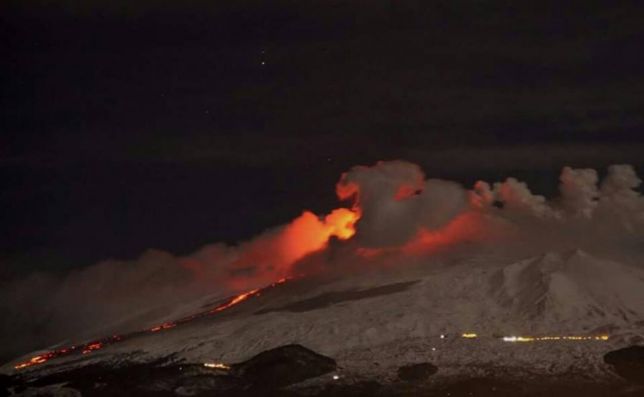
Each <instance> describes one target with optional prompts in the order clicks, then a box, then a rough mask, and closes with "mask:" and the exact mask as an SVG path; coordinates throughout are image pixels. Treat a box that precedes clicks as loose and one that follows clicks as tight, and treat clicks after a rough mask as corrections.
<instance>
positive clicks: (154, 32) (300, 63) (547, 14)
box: [0, 0, 644, 275]
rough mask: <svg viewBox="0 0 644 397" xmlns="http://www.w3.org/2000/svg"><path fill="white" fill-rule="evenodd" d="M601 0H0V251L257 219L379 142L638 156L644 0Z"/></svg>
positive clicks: (414, 147)
mask: <svg viewBox="0 0 644 397" xmlns="http://www.w3.org/2000/svg"><path fill="white" fill-rule="evenodd" d="M212 3H214V4H219V5H212ZM224 3H231V4H230V5H225V6H224V5H221V4H224ZM528 3H530V4H528ZM532 3H534V4H532ZM559 3H565V6H564V5H560V4H559ZM588 3H589V2H587V1H571V2H560V1H542V2H515V1H493V0H479V1H474V0H472V1H465V0H449V1H448V0H440V1H428V0H416V1H402V0H401V1H394V0H372V1H366V0H361V1H357V0H356V1H349V0H347V1H340V0H326V1H294V0H293V1H274V2H270V1H234V2H233V1H231V2H217V1H209V2H206V1H175V2H171V1H165V2H161V1H157V2H153V1H138V2H132V1H129V2H121V1H91V0H87V1H82V2H79V1H8V2H7V1H4V2H3V4H2V5H0V37H2V40H1V42H2V43H1V44H0V53H1V54H2V55H1V56H0V59H1V60H0V72H1V73H0V87H1V91H0V133H1V134H2V135H1V137H0V139H1V141H0V178H1V179H2V185H1V190H0V208H1V210H0V211H1V212H0V218H1V221H0V236H1V238H0V261H1V262H0V264H1V266H2V267H3V271H4V272H5V273H6V274H9V275H11V274H14V273H19V274H20V273H24V272H27V271H31V270H34V269H39V270H51V271H60V270H65V269H69V268H72V267H74V266H84V265H88V264H91V263H93V262H96V261H98V260H101V259H106V258H133V257H135V256H137V255H138V254H139V253H141V252H142V251H144V250H145V249H147V248H159V249H164V250H168V251H170V252H173V253H177V254H185V253H189V252H191V251H193V250H195V249H196V248H198V247H199V246H201V245H203V244H206V243H210V242H215V241H228V242H234V241H238V240H240V239H245V238H249V237H250V236H252V235H255V234H257V233H258V232H260V231H262V230H263V229H265V228H267V227H270V226H274V225H277V224H281V223H285V222H287V221H288V220H290V219H292V218H293V217H294V216H296V215H298V214H299V212H300V210H301V209H304V208H308V209H312V210H314V211H326V210H328V209H329V208H331V207H333V206H335V205H336V202H335V197H334V191H333V189H334V183H335V182H336V180H337V179H338V177H339V175H340V173H341V172H342V171H345V170H347V169H348V168H349V167H350V166H352V165H355V164H371V163H373V162H375V161H377V160H385V159H396V158H403V159H407V160H410V161H413V162H416V163H419V164H421V165H422V166H423V168H424V169H425V171H426V172H427V173H428V174H429V175H430V176H432V177H439V178H453V179H456V180H459V181H461V182H464V183H468V184H469V183H471V182H473V181H474V180H476V179H478V178H485V179H490V180H494V179H498V178H502V177H505V176H516V177H519V178H522V179H525V180H527V181H528V182H529V183H530V185H531V186H532V187H533V188H534V190H535V191H536V192H537V193H545V194H551V193H552V192H553V190H554V189H555V188H556V177H557V174H558V172H559V169H560V168H561V167H562V166H563V165H566V164H570V165H573V166H592V167H604V166H605V165H607V164H610V163H624V162H627V163H632V164H635V165H636V166H637V167H638V170H639V171H640V175H641V174H642V171H643V166H644V160H642V159H644V156H643V154H644V134H643V133H642V131H644V113H643V112H642V104H643V103H644V72H643V71H644V55H643V54H644V52H643V51H642V48H641V47H642V43H644V24H642V16H643V15H644V12H643V11H644V9H643V8H644V7H642V6H635V5H629V4H628V3H620V2H612V3H611V6H610V7H598V6H591V5H589V4H588Z"/></svg>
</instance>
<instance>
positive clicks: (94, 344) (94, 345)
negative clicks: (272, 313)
mask: <svg viewBox="0 0 644 397" xmlns="http://www.w3.org/2000/svg"><path fill="white" fill-rule="evenodd" d="M289 280H291V278H288V277H284V278H282V279H280V280H277V281H275V282H274V283H272V284H270V285H268V286H266V287H263V288H257V289H253V290H250V291H246V292H243V293H241V294H239V295H235V296H233V297H231V298H229V299H227V300H226V301H224V302H223V303H221V304H219V305H217V306H215V308H213V309H211V310H208V311H206V312H202V313H197V314H193V315H191V316H188V317H184V318H181V319H179V320H176V321H169V322H165V323H163V324H159V325H157V326H154V327H152V328H149V329H146V330H143V331H136V332H132V333H129V334H125V335H113V336H110V337H108V338H103V339H100V340H95V341H91V342H87V343H85V344H81V345H74V346H69V347H65V348H62V349H58V350H52V351H48V352H46V353H42V354H39V355H37V356H34V357H32V358H30V359H29V360H27V361H24V362H21V363H18V364H16V365H14V369H16V370H19V369H24V368H28V367H32V366H34V365H39V364H44V363H46V362H48V361H50V360H52V359H55V358H59V357H63V356H68V355H71V354H74V353H80V354H88V353H92V352H94V351H97V350H100V349H102V348H104V347H105V346H108V345H113V344H115V343H118V342H121V341H123V340H125V339H130V338H132V337H135V336H140V335H144V334H148V333H157V332H160V331H165V330H168V329H171V328H174V327H176V326H178V325H181V324H185V323H187V322H189V321H192V320H196V319H198V318H202V317H206V316H210V315H213V314H216V313H219V312H222V311H224V310H227V309H230V308H231V307H233V306H236V305H238V304H240V303H242V302H244V301H246V300H248V299H250V298H253V297H257V296H259V295H261V294H262V293H263V292H265V291H267V290H270V289H273V288H275V287H277V286H278V285H281V284H284V283H286V282H287V281H289Z"/></svg>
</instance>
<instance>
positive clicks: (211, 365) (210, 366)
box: [203, 363, 230, 371]
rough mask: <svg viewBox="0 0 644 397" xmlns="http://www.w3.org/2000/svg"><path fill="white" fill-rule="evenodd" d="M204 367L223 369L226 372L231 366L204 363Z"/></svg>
mask: <svg viewBox="0 0 644 397" xmlns="http://www.w3.org/2000/svg"><path fill="white" fill-rule="evenodd" d="M203 366H204V367H206V368H214V369H223V370H226V371H227V370H229V369H230V366H229V365H226V364H224V363H203Z"/></svg>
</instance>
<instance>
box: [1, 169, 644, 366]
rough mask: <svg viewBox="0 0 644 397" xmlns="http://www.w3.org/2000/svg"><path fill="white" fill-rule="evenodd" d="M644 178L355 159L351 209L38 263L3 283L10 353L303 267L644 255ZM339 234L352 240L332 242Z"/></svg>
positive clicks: (127, 323)
mask: <svg viewBox="0 0 644 397" xmlns="http://www.w3.org/2000/svg"><path fill="white" fill-rule="evenodd" d="M640 183H641V181H640V179H639V178H638V177H637V175H636V173H635V171H634V169H633V168H632V167H630V166H628V165H614V166H611V167H610V168H609V169H608V170H607V175H606V177H605V178H603V180H602V181H601V182H600V181H599V177H598V174H597V172H596V171H595V170H592V169H573V168H570V167H565V168H564V169H563V171H562V173H561V177H560V182H559V191H560V193H559V195H558V197H554V198H552V199H546V198H545V197H543V196H540V195H538V194H535V193H533V192H532V191H531V190H530V188H529V187H528V186H527V185H526V184H525V183H523V182H521V181H518V180H517V179H515V178H508V179H506V180H505V181H502V182H494V183H488V182H484V181H479V182H477V183H476V184H475V185H474V186H473V187H471V188H470V189H468V188H466V187H463V186H462V185H460V184H458V183H455V182H450V181H444V180H439V179H431V178H430V179H428V178H426V176H425V175H424V173H423V171H422V170H421V169H420V167H418V166H417V165H414V164H411V163H408V162H404V161H391V162H380V163H377V164H375V165H374V166H371V167H366V166H358V167H354V168H352V169H351V170H349V171H348V172H346V173H345V174H343V175H342V176H341V178H340V181H339V182H338V184H337V187H336V190H337V194H338V197H339V198H340V199H341V200H344V201H346V202H347V204H349V205H352V209H346V208H340V209H337V210H335V211H333V212H332V213H331V214H329V215H328V216H325V217H319V216H317V215H315V214H313V213H311V212H308V211H307V212H304V213H303V214H302V215H301V216H300V217H298V218H296V219H295V220H294V221H292V222H291V223H290V224H288V225H285V226H281V227H277V228H275V229H273V230H269V231H266V232H264V233H263V234H261V235H260V236H258V237H256V238H255V239H253V240H251V241H248V242H245V243H241V244H239V245H237V246H228V245H225V244H213V245H208V246H205V247H203V248H202V249H200V250H199V251H197V252H195V253H193V254H192V255H189V256H187V257H177V256H174V255H171V254H169V253H165V252H160V251H149V252H146V253H144V254H143V255H142V256H141V257H140V258H139V259H137V260H134V261H126V262H117V261H106V262H102V263H98V264H96V265H93V266H90V267H87V268H84V269H82V270H78V271H76V272H73V273H71V274H69V275H67V276H65V277H62V278H60V277H55V276H50V275H43V274H34V275H31V276H29V277H27V278H26V279H23V280H21V281H14V282H12V283H10V284H7V285H4V286H3V288H2V292H1V293H0V295H1V296H0V315H2V317H3V321H2V323H1V324H2V325H1V327H2V328H1V329H0V333H1V334H0V338H1V340H0V342H1V343H2V346H3V347H4V350H3V351H2V352H1V353H2V354H3V355H4V358H9V356H11V355H15V354H18V353H21V352H26V351H29V350H32V349H34V348H41V347H46V346H47V345H48V344H51V343H55V342H59V341H64V340H65V339H71V340H72V341H77V340H78V339H79V338H89V337H95V336H103V335H105V334H109V333H111V332H113V331H116V330H118V331H120V332H125V331H128V330H132V329H138V328H137V327H139V328H140V327H146V326H148V325H150V324H152V323H153V322H154V321H156V320H157V319H158V318H160V317H162V316H163V315H164V314H165V315H167V314H168V313H169V312H171V309H173V308H176V307H177V306H180V305H181V304H182V303H183V302H186V301H191V300H194V299H197V298H199V297H202V296H204V295H208V294H210V295H212V294H218V295H220V296H224V295H226V294H228V293H231V292H233V291H234V290H239V289H248V288H254V287H257V286H261V285H264V284H268V283H270V282H272V281H274V280H277V279H279V278H282V277H284V276H289V275H294V274H297V275H299V274H300V273H301V272H305V273H309V272H312V271H324V270H325V269H326V270H328V271H339V272H342V271H349V270H348V269H351V270H352V271H354V270H355V269H356V267H361V268H365V269H366V268H370V267H371V268H373V267H377V266H380V265H382V264H384V263H388V264H395V266H401V267H403V266H406V265H407V264H410V263H414V264H419V263H420V264H421V265H422V264H423V263H431V261H425V260H424V259H423V258H428V257H432V258H434V257H436V256H437V255H443V254H453V253H459V254H463V253H465V252H471V250H486V251H490V250H492V251H495V252H503V253H506V254H507V255H509V256H515V257H521V256H524V257H527V256H530V255H534V254H539V253H542V252H544V251H551V250H562V249H584V250H586V251H589V252H594V253H597V254H600V255H601V254H610V255H611V256H613V257H614V256H619V255H621V256H623V258H621V259H624V260H626V261H629V262H631V263H634V264H636V265H641V263H640V262H638V261H640V260H641V259H642V258H644V198H643V197H642V196H641V195H640V193H639V192H638V191H637V189H638V188H639V186H640ZM354 234H355V236H354ZM334 239H338V240H346V241H345V242H343V243H342V244H330V241H331V240H334ZM315 253H322V254H318V255H311V254H315Z"/></svg>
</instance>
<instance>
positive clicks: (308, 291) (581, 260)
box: [3, 251, 644, 374]
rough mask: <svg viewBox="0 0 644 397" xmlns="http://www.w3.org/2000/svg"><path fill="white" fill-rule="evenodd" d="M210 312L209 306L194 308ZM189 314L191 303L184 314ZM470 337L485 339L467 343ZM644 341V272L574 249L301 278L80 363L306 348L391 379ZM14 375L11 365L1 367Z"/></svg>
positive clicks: (589, 361) (597, 358) (564, 359)
mask: <svg viewBox="0 0 644 397" xmlns="http://www.w3.org/2000/svg"><path fill="white" fill-rule="evenodd" d="M203 305H204V301H203V300H200V301H199V302H197V303H196V304H195V306H194V311H195V312H196V311H200V310H203ZM188 311H189V306H187V305H186V306H184V307H182V308H181V312H182V313H185V312H188ZM606 332H608V333H610V339H609V340H608V341H603V340H594V339H593V340H583V341H571V340H560V341H548V342H546V341H539V342H533V343H525V344H512V343H507V342H503V341H502V340H501V339H500V337H501V336H506V335H532V336H566V335H581V336H584V335H591V336H594V335H599V333H602V334H604V333H606ZM463 333H476V334H477V338H475V339H466V338H463V337H462V336H461V335H462V334H463ZM642 336H644V270H642V269H640V268H635V267H632V266H627V265H623V264H620V263H616V262H613V261H610V260H604V259H599V258H596V257H594V256H592V255H590V254H588V253H584V252H581V251H574V252H565V253H548V254H545V255H542V256H539V257H534V258H528V259H524V260H520V261H510V262H507V261H504V260H502V259H493V258H485V259H481V258H479V259H478V260H461V261H457V262H454V261H450V262H449V263H441V262H435V263H430V264H427V265H425V266H417V267H415V268H410V269H407V270H405V271H395V272H394V271H391V270H390V271H382V272H371V273H369V274H368V275H365V274H361V275H359V276H358V275H356V276H354V277H342V278H340V277H338V278H335V279H325V280H323V281H321V280H319V279H315V280H313V279H306V278H304V279H296V280H292V281H289V282H287V283H284V284H281V285H278V286H277V287H275V288H272V289H270V290H268V291H266V293H263V294H261V295H259V296H255V297H253V298H252V299H248V300H247V301H244V302H243V303H240V304H238V305H236V306H234V307H231V308H230V309H228V310H226V311H224V312H221V313H218V314H217V315H214V316H207V317H202V318H198V319H196V320H194V321H191V322H187V323H185V324H181V325H180V326H177V327H174V328H171V329H167V330H165V331H162V332H158V333H153V334H142V335H139V336H136V337H134V338H129V339H127V340H125V341H123V342H122V343H118V344H114V345H111V346H106V347H105V348H103V349H101V350H99V351H96V352H92V353H91V354H87V355H86V356H85V355H84V356H82V357H84V358H85V360H93V361H96V360H118V359H120V358H121V357H122V355H123V354H131V353H132V352H137V353H136V355H135V357H137V359H140V360H148V359H151V358H154V357H160V356H167V355H170V354H177V355H178V357H180V358H184V359H186V360H188V361H190V362H205V361H222V362H236V361H241V360H244V359H247V358H249V357H250V356H252V355H254V354H256V353H258V352H261V351H263V350H266V349H270V348H273V347H276V346H280V345H285V344H289V343H299V344H302V345H304V346H307V347H309V348H311V349H313V350H315V351H318V352H320V353H322V354H325V355H328V356H331V357H334V358H336V359H337V360H338V363H339V364H340V366H342V367H343V368H344V370H345V371H347V372H351V373H354V374H374V373H378V374H384V373H392V371H391V368H390V367H395V366H397V365H400V364H403V363H407V362H414V361H432V362H433V363H435V364H436V365H438V366H439V368H441V373H442V374H450V373H452V374H454V373H460V372H462V371H463V370H475V369H476V368H482V367H485V366H494V367H499V366H502V367H507V368H519V369H520V368H524V369H526V370H527V369H528V368H529V369H530V371H534V370H535V368H537V369H541V370H543V371H548V372H560V373H564V372H566V371H570V370H571V369H579V368H584V371H587V370H588V368H594V369H596V370H597V371H599V372H602V371H604V369H603V367H602V365H603V364H601V355H602V354H603V353H604V352H606V351H609V350H611V349H612V348H615V347H621V346H622V345H623V343H624V338H632V337H642ZM27 357H28V356H27ZM66 360H69V361H70V362H71V361H72V360H76V361H75V364H74V365H78V361H77V360H78V356H74V357H69V358H67V357H65V358H60V359H58V360H56V362H65V361H66ZM53 361H54V360H52V362H53ZM81 363H82V361H81ZM47 365H50V364H49V363H47V364H45V366H47ZM11 370H12V366H11V365H6V366H4V367H3V371H11ZM450 371H451V372H450Z"/></svg>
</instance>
